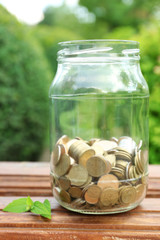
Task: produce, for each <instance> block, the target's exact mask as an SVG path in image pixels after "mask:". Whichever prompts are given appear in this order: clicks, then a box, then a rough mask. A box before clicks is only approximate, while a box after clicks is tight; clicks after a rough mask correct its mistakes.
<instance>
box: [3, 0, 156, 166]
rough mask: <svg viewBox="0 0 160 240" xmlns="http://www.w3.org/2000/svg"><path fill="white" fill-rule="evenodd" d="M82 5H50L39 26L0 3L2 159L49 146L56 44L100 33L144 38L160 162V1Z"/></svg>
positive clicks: (32, 156) (30, 155) (85, 1)
mask: <svg viewBox="0 0 160 240" xmlns="http://www.w3.org/2000/svg"><path fill="white" fill-rule="evenodd" d="M79 4H80V6H77V8H75V9H70V8H68V7H67V6H66V5H65V4H64V5H62V6H61V7H58V8H55V7H48V8H46V10H45V11H44V19H43V20H42V21H41V22H40V23H39V24H37V25H35V26H27V25H24V24H22V23H19V22H18V21H17V20H16V19H15V17H14V16H12V15H11V14H9V13H8V12H7V11H6V10H5V9H4V8H3V7H2V6H0V96H1V97H0V107H1V111H0V122H1V124H0V156H1V158H0V160H7V161H9V160H18V161H22V160H27V161H28V160H31V161H34V160H38V157H39V155H40V154H41V153H42V151H43V149H44V148H46V147H48V142H47V140H46V139H48V136H47V131H48V89H49V85H50V83H51V81H52V79H53V77H54V74H55V72H56V68H57V63H56V53H57V50H58V45H57V43H58V42H60V41H66V40H76V39H92V38H94V39H96V38H101V39H132V40H137V41H139V42H140V49H141V69H142V72H143V74H144V76H145V78H146V80H147V82H148V85H149V88H150V163H160V160H159V159H160V138H159V136H160V23H159V19H158V18H157V16H158V13H159V9H160V2H159V0H152V1H150V0H141V1H139V0H123V1H117V0H112V1H98V0H93V1H90V0H80V1H79ZM77 9H79V12H85V14H86V15H84V16H83V14H79V13H78V11H77ZM84 10H85V11H84ZM86 16H88V17H86ZM86 19H88V20H86ZM46 136H47V137H46Z"/></svg>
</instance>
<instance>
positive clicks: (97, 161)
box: [86, 155, 107, 177]
mask: <svg viewBox="0 0 160 240" xmlns="http://www.w3.org/2000/svg"><path fill="white" fill-rule="evenodd" d="M86 168H87V171H88V173H89V175H91V176H92V177H100V176H102V175H104V174H105V173H106V172H107V165H106V163H105V160H104V158H103V157H102V156H99V155H95V156H93V157H90V158H89V159H88V160H87V163H86Z"/></svg>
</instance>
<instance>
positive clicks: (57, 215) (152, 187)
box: [0, 162, 160, 240]
mask: <svg viewBox="0 0 160 240" xmlns="http://www.w3.org/2000/svg"><path fill="white" fill-rule="evenodd" d="M149 171H150V179H149V189H148V193H147V197H146V198H145V199H144V201H143V202H142V204H141V205H140V206H139V207H137V208H136V209H134V210H131V211H130V212H126V213H121V214H115V215H101V216H96V215H82V214H77V213H74V212H70V211H68V210H66V209H64V208H62V207H60V206H59V204H58V203H57V202H56V201H55V199H54V198H53V197H52V193H51V189H50V182H49V164H48V163H42V162H40V163H29V162H22V163H16V162H14V163H13V162H10V163H9V162H0V210H1V209H2V208H4V206H5V205H6V204H8V203H9V202H11V201H12V200H13V199H16V198H18V197H20V196H27V195H30V196H32V198H33V200H40V201H43V200H44V199H45V198H48V199H49V200H50V202H51V206H52V220H51V221H50V220H47V219H44V218H42V217H40V216H36V215H33V214H31V213H29V212H27V213H20V214H16V213H6V212H2V211H0V240H1V239H2V240H4V239H5V240H6V239H11V240H15V239H18V240H23V239H25V240H26V239H27V240H28V239H34V240H36V239H41V240H42V239H48V240H52V239H55V240H61V239H63V240H82V239H83V240H89V239H94V240H99V239H101V240H109V239H112V240H122V239H130V240H136V239H145V240H149V239H160V165H159V166H156V165H152V166H150V167H149Z"/></svg>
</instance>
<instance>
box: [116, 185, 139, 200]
mask: <svg viewBox="0 0 160 240" xmlns="http://www.w3.org/2000/svg"><path fill="white" fill-rule="evenodd" d="M120 199H121V202H122V203H124V204H129V203H133V202H134V201H135V199H136V190H135V188H134V187H131V186H125V187H123V189H122V190H121V196H120Z"/></svg>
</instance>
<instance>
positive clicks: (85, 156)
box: [79, 149, 95, 167]
mask: <svg viewBox="0 0 160 240" xmlns="http://www.w3.org/2000/svg"><path fill="white" fill-rule="evenodd" d="M94 155H95V150H94V149H88V150H86V151H84V152H83V153H82V154H81V156H80V157H79V164H81V165H83V166H84V167H86V162H87V160H88V159H89V158H90V157H92V156H94Z"/></svg>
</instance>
